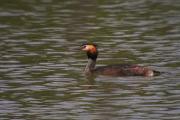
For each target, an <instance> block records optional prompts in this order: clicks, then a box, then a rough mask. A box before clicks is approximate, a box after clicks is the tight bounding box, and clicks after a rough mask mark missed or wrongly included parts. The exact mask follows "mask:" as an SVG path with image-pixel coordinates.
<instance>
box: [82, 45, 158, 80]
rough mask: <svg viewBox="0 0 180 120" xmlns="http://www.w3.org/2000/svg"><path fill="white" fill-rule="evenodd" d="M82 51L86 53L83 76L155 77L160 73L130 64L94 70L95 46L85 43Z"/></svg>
mask: <svg viewBox="0 0 180 120" xmlns="http://www.w3.org/2000/svg"><path fill="white" fill-rule="evenodd" d="M82 50H83V51H86V53H87V57H88V63H87V65H86V67H85V74H88V75H90V74H93V73H95V74H101V75H109V76H146V77H151V76H156V75H159V74H160V72H158V71H155V70H152V69H150V68H147V67H144V66H139V65H131V64H117V65H108V66H104V67H98V68H95V65H96V59H97V56H98V49H97V46H96V45H95V44H93V43H92V44H91V43H89V44H88V43H87V44H83V45H82Z"/></svg>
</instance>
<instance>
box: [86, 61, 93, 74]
mask: <svg viewBox="0 0 180 120" xmlns="http://www.w3.org/2000/svg"><path fill="white" fill-rule="evenodd" d="M95 66H96V59H91V58H89V59H88V63H87V65H86V67H85V73H86V74H90V73H92V71H93V70H94V69H95Z"/></svg>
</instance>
